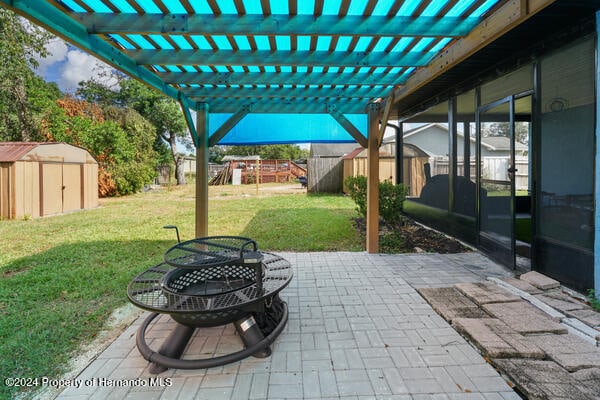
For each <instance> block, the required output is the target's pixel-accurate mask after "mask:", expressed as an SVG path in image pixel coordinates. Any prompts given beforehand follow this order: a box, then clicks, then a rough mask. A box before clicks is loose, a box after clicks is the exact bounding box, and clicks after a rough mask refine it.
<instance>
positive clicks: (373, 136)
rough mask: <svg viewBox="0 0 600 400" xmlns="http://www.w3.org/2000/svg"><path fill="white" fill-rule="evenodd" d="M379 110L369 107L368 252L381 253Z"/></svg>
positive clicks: (373, 104)
mask: <svg viewBox="0 0 600 400" xmlns="http://www.w3.org/2000/svg"><path fill="white" fill-rule="evenodd" d="M379 110H380V105H379V104H378V103H371V104H369V106H368V113H367V116H368V132H369V133H368V147H367V243H366V247H367V252H368V253H378V252H379V142H378V137H379Z"/></svg>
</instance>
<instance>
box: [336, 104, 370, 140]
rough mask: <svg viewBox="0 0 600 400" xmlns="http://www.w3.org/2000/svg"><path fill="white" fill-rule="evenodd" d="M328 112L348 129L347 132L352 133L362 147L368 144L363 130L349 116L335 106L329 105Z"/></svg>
mask: <svg viewBox="0 0 600 400" xmlns="http://www.w3.org/2000/svg"><path fill="white" fill-rule="evenodd" d="M327 112H328V113H329V115H331V116H332V117H333V119H335V120H336V121H337V123H338V124H340V125H341V126H342V128H344V129H345V130H346V132H348V133H349V134H350V136H352V137H353V138H354V140H356V142H357V143H358V144H360V145H361V146H362V147H367V146H368V143H367V138H365V136H364V135H363V134H362V133H361V131H360V130H359V129H358V128H357V127H356V126H354V124H353V123H352V122H351V121H350V120H349V119H348V118H346V117H345V116H344V115H343V114H342V113H341V112H339V111H338V110H337V109H336V108H335V106H333V105H328V106H327Z"/></svg>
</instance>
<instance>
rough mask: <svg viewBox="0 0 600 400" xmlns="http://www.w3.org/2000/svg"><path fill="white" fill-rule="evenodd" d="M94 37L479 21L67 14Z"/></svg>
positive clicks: (392, 29) (389, 30) (444, 29)
mask: <svg viewBox="0 0 600 400" xmlns="http://www.w3.org/2000/svg"><path fill="white" fill-rule="evenodd" d="M68 15H69V17H71V18H72V19H74V20H76V21H78V22H79V23H80V24H81V25H82V26H84V27H85V28H86V30H87V31H88V32H89V33H92V34H102V35H108V34H112V33H119V34H121V33H127V34H158V35H162V34H165V33H169V34H175V35H181V34H190V35H193V34H201V35H265V36H269V35H305V34H306V33H307V32H310V33H311V34H312V35H315V36H329V35H347V36H352V35H363V36H419V37H440V36H445V37H456V36H464V35H465V34H467V33H468V32H469V31H470V30H471V29H472V28H473V26H474V25H476V24H477V21H478V19H477V18H473V17H467V18H464V17H458V16H457V17H449V16H444V17H442V18H439V17H437V16H417V17H413V16H394V17H393V18H391V17H387V16H378V15H371V16H369V17H368V18H365V17H363V16H362V15H343V16H338V15H319V16H314V15H258V14H244V15H234V14H219V15H209V14H192V15H185V14H143V15H139V14H138V15H132V14H127V13H120V14H116V13H111V14H103V13H79V12H78V13H74V12H72V13H68Z"/></svg>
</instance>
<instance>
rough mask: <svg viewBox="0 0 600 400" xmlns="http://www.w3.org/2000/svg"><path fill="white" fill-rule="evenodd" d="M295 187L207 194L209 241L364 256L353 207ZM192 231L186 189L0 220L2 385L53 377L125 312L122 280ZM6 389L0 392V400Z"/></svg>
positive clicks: (349, 202)
mask: <svg viewBox="0 0 600 400" xmlns="http://www.w3.org/2000/svg"><path fill="white" fill-rule="evenodd" d="M298 186H299V185H298V184H294V185H288V186H286V187H283V190H282V185H281V184H279V185H261V187H260V191H259V193H257V191H256V187H255V186H242V187H232V186H227V187H211V188H210V192H209V193H210V194H209V195H210V201H209V234H210V235H241V236H248V237H251V238H253V239H255V240H256V241H257V242H258V245H259V248H260V249H262V250H270V251H278V250H289V251H344V250H346V251H361V250H364V243H363V242H362V240H361V238H360V236H359V234H358V233H357V231H356V229H354V227H353V226H352V220H351V218H352V217H354V216H356V212H355V210H354V209H355V206H354V203H353V202H352V200H350V199H349V198H346V197H342V196H329V195H314V196H313V195H307V194H306V191H305V190H301V189H299V187H298ZM167 224H173V225H177V226H178V227H179V230H180V233H181V236H182V240H186V239H191V238H192V237H193V232H194V186H193V185H187V186H186V187H173V188H165V189H162V190H157V191H150V192H147V193H140V194H136V195H134V196H128V197H123V198H114V199H104V200H101V207H100V208H98V209H94V210H89V211H84V212H77V213H72V214H68V215H62V216H55V217H48V218H41V219H35V220H27V221H25V220H18V221H0V237H1V238H2V240H1V241H0V371H2V373H1V375H2V378H5V377H20V378H36V377H43V376H48V377H58V376H60V374H61V373H62V372H63V371H64V368H65V366H66V365H67V362H68V361H69V360H70V359H71V358H72V357H73V355H74V354H75V353H76V351H77V349H78V348H79V346H80V344H81V343H85V342H89V341H90V340H92V339H93V338H94V337H95V336H96V335H97V333H98V332H99V331H100V330H101V329H102V327H103V325H104V323H105V321H106V319H107V317H108V316H109V315H110V313H111V312H112V310H114V309H115V308H117V307H119V306H121V305H123V304H125V303H126V302H127V298H126V293H125V291H126V287H127V284H128V283H129V281H130V280H131V279H132V278H133V277H134V276H135V275H136V274H138V273H139V272H141V271H143V270H144V269H146V268H147V267H149V266H151V265H153V264H156V263H158V262H160V260H161V259H162V255H163V253H164V252H165V251H166V250H167V249H168V248H169V247H170V246H172V245H173V244H174V243H175V241H176V238H175V233H174V232H173V231H172V230H165V229H163V228H162V227H163V226H164V225H167ZM14 390H16V389H15V388H7V387H6V386H5V385H4V384H0V398H6V397H10V396H11V395H13V394H14V392H13V391H14Z"/></svg>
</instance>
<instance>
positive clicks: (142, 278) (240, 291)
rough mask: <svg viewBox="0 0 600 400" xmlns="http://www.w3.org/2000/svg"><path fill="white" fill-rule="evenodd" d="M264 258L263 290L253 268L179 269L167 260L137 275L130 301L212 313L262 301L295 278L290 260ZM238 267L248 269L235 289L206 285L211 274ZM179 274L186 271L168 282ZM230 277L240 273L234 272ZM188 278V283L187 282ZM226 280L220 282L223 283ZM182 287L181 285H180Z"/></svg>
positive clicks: (171, 309) (168, 309)
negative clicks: (217, 288) (207, 271)
mask: <svg viewBox="0 0 600 400" xmlns="http://www.w3.org/2000/svg"><path fill="white" fill-rule="evenodd" d="M262 254H263V256H264V259H263V261H262V264H263V265H264V273H263V276H262V282H261V284H262V289H260V290H259V289H258V285H257V283H256V281H255V280H254V271H253V270H252V271H251V273H252V277H249V275H250V271H248V270H247V269H246V270H244V267H243V266H242V267H240V266H239V265H238V266H233V267H228V266H225V267H217V268H214V269H211V271H212V272H209V273H206V272H205V270H204V269H200V270H183V271H182V270H179V269H177V268H174V267H172V266H170V265H168V264H166V263H161V264H159V265H157V266H154V267H152V268H149V269H147V270H146V271H144V272H143V273H141V274H140V275H138V276H137V277H136V278H134V279H133V280H132V281H131V283H130V284H129V287H128V289H127V295H128V297H129V300H130V301H131V302H132V303H134V304H135V305H137V306H138V307H140V308H143V309H145V310H148V311H154V312H160V313H168V314H172V313H211V312H215V311H223V310H227V309H228V308H236V307H244V306H248V305H251V304H252V303H256V302H260V301H262V300H265V299H267V298H268V297H271V296H273V295H274V294H276V293H278V292H279V291H281V290H282V289H283V288H284V287H286V286H287V285H288V284H289V282H290V281H291V279H292V275H293V274H292V267H291V265H290V263H289V262H288V261H287V260H285V259H283V258H281V257H279V256H277V255H275V254H271V253H262ZM235 270H242V271H245V274H246V275H245V277H244V278H243V279H242V280H243V284H240V285H239V287H237V288H235V287H234V286H233V283H234V282H232V281H230V284H231V285H232V286H227V285H226V286H225V289H227V290H220V291H217V290H216V289H215V288H212V289H210V293H209V289H208V288H204V287H203V283H205V282H206V281H207V280H208V279H209V278H208V277H210V279H214V278H215V277H217V276H226V275H227V273H228V272H232V271H235ZM177 273H180V274H183V275H182V276H180V277H178V279H175V280H174V281H173V282H164V281H165V278H168V277H173V276H176V277H177V275H176V274H177ZM227 276H232V277H233V276H236V275H234V274H233V273H231V274H230V275H227ZM186 281H187V284H186V283H185V282H186ZM223 282H226V281H225V280H224V281H222V282H220V283H219V285H221V286H222V285H223ZM178 287H179V288H178Z"/></svg>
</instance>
